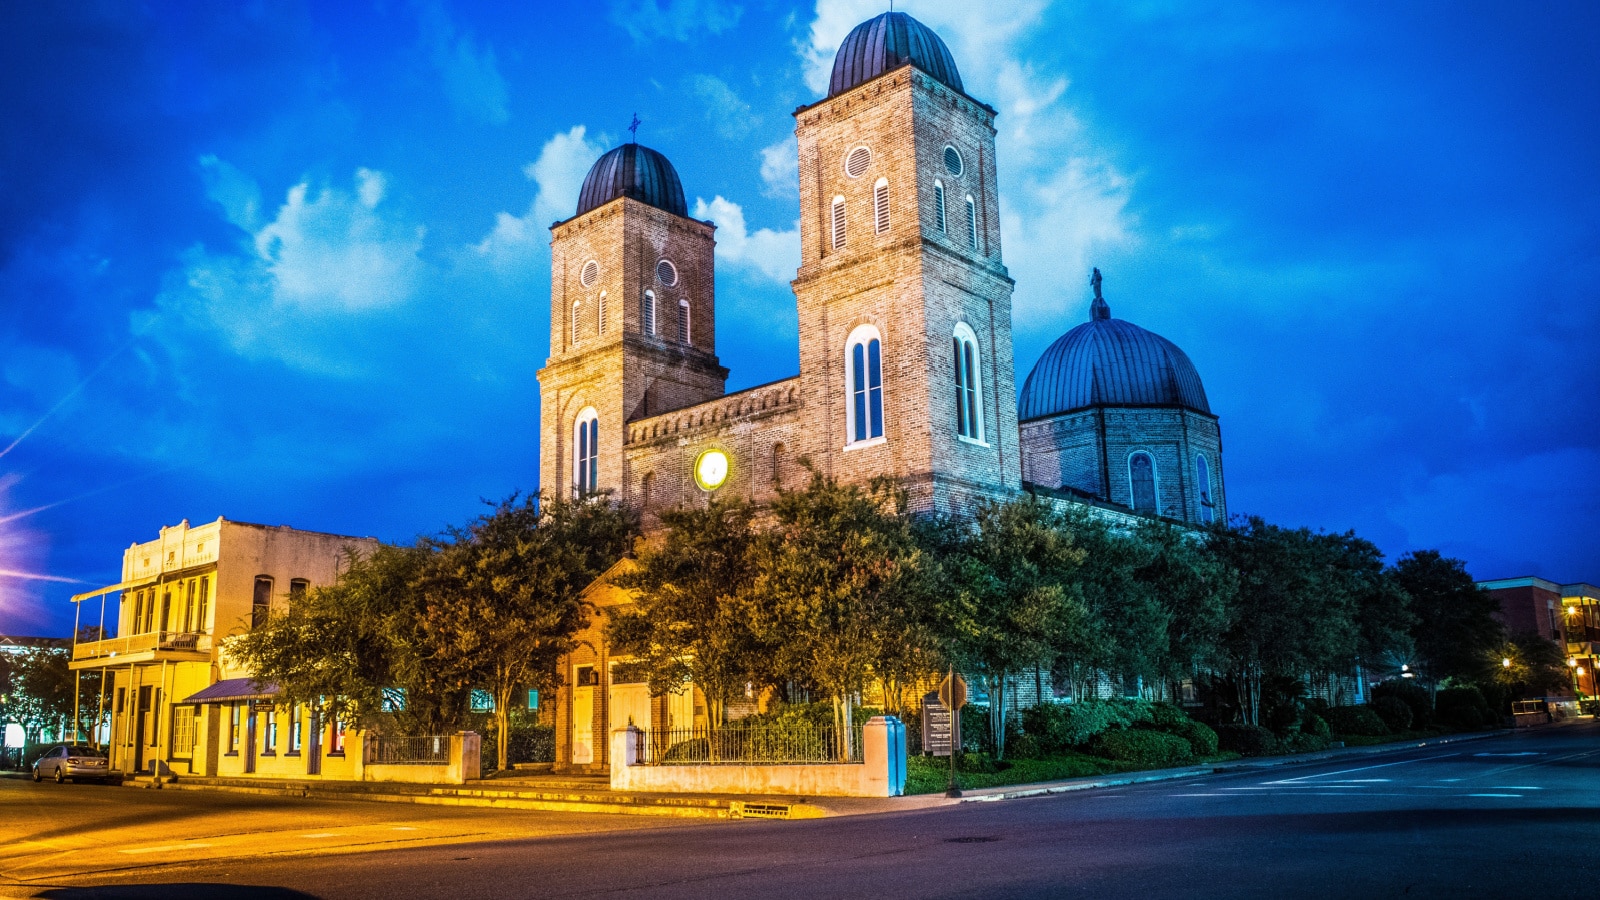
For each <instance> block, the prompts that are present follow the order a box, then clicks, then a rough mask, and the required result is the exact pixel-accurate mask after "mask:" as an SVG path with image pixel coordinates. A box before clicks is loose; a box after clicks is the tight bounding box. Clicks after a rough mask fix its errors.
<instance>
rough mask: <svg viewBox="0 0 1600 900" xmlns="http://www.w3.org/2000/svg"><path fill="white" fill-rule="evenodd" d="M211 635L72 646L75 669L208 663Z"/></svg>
mask: <svg viewBox="0 0 1600 900" xmlns="http://www.w3.org/2000/svg"><path fill="white" fill-rule="evenodd" d="M210 658H211V635H209V634H205V633H203V632H193V631H150V632H146V633H144V634H130V635H128V636H127V637H115V638H109V639H107V640H103V641H83V642H81V643H77V644H74V645H73V646H72V668H74V669H92V668H99V667H101V666H105V665H120V664H122V663H136V662H162V661H164V660H165V661H171V662H205V661H206V660H209V659H210Z"/></svg>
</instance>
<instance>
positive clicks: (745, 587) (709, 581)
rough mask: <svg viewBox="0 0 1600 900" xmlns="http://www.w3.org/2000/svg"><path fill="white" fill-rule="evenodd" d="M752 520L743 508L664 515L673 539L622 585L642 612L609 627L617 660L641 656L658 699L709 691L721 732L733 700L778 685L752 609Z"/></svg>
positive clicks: (727, 504) (731, 505)
mask: <svg viewBox="0 0 1600 900" xmlns="http://www.w3.org/2000/svg"><path fill="white" fill-rule="evenodd" d="M751 516H752V510H751V508H750V507H749V505H747V504H745V503H743V502H740V501H738V500H713V501H711V503H709V504H707V505H706V506H704V507H683V508H679V509H675V510H669V511H666V512H663V513H662V514H661V522H662V525H663V526H664V527H665V533H664V534H663V535H662V536H661V538H660V540H659V541H658V542H656V543H655V544H654V545H652V546H648V547H645V548H643V549H642V551H641V552H640V554H639V559H638V563H637V567H636V568H635V569H634V570H633V571H632V572H629V573H626V574H623V575H621V576H620V577H618V579H617V585H618V586H619V587H623V588H627V589H629V590H632V591H634V592H635V593H636V595H637V603H636V604H635V605H634V606H633V607H632V608H622V609H619V610H617V611H616V612H615V613H614V614H613V615H612V617H611V619H610V621H609V622H607V625H606V638H607V642H608V643H609V644H610V645H611V648H612V652H613V653H616V654H620V655H631V656H632V657H633V659H634V662H633V665H634V666H637V667H638V670H639V671H640V673H641V674H643V675H644V676H645V680H646V681H648V682H649V684H650V691H651V693H652V694H656V695H661V694H666V693H678V692H681V691H683V690H685V685H689V684H691V683H692V684H693V685H695V686H698V687H699V688H700V689H701V690H702V691H704V692H705V695H706V702H707V712H708V713H709V717H710V720H711V727H713V728H716V727H720V726H721V725H722V722H723V716H724V710H725V709H726V707H727V702H728V700H729V698H731V697H734V696H740V695H742V694H743V693H744V689H745V685H746V684H748V683H751V682H756V683H765V682H767V681H769V680H770V666H769V665H767V663H768V660H769V659H770V655H771V649H770V648H769V647H768V646H766V645H765V644H764V643H763V642H762V641H761V640H759V639H758V638H757V637H756V635H755V633H754V632H753V631H752V630H751V627H750V622H749V618H748V616H747V615H746V612H747V611H746V609H745V606H744V603H745V600H746V598H747V595H748V594H749V591H750V588H751V586H752V585H753V584H754V582H755V556H754V551H755V545H756V536H755V532H754V531H753V530H752V528H751ZM689 689H691V690H692V688H689Z"/></svg>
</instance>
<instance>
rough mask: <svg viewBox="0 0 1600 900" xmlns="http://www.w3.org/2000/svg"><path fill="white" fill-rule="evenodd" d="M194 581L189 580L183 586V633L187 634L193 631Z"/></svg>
mask: <svg viewBox="0 0 1600 900" xmlns="http://www.w3.org/2000/svg"><path fill="white" fill-rule="evenodd" d="M194 582H195V580H194V579H190V580H189V581H187V582H185V583H184V586H183V633H184V634H188V633H189V632H191V631H193V630H194V591H195V585H194Z"/></svg>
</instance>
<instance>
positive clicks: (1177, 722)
mask: <svg viewBox="0 0 1600 900" xmlns="http://www.w3.org/2000/svg"><path fill="white" fill-rule="evenodd" d="M1149 710H1150V718H1149V723H1150V726H1151V727H1152V728H1154V729H1155V730H1157V731H1165V732H1167V733H1168V734H1177V733H1178V732H1177V731H1176V730H1175V729H1179V728H1183V727H1185V726H1184V724H1183V723H1185V722H1191V721H1193V720H1192V719H1190V718H1189V714H1188V713H1186V712H1184V711H1183V707H1181V706H1179V705H1178V704H1176V703H1152V704H1150V706H1149Z"/></svg>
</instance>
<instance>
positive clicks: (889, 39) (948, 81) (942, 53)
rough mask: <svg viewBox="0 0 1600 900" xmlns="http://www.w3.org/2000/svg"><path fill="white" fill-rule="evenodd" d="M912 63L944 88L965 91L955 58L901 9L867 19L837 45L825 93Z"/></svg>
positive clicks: (833, 94) (928, 31) (842, 89)
mask: <svg viewBox="0 0 1600 900" xmlns="http://www.w3.org/2000/svg"><path fill="white" fill-rule="evenodd" d="M906 63H911V64H912V65H914V66H916V67H917V68H919V69H921V70H922V71H924V72H926V73H928V74H929V75H931V76H933V77H934V78H935V79H937V80H938V81H940V82H941V83H943V84H944V85H945V86H947V87H951V88H954V89H956V90H958V91H965V88H963V87H962V86H961V73H960V72H958V71H956V61H955V58H954V57H952V56H951V55H950V48H949V47H946V46H945V44H944V41H943V40H940V38H939V36H938V35H937V34H934V32H933V29H931V28H929V27H928V26H926V25H924V24H922V23H921V22H918V21H917V20H916V19H913V18H911V17H910V16H908V15H906V14H905V13H902V12H887V13H884V14H883V15H880V16H878V17H877V18H874V19H869V20H867V21H865V22H862V23H861V24H860V25H857V26H856V27H855V30H854V31H852V32H850V34H849V35H848V36H847V37H846V38H845V39H844V43H842V44H840V45H839V53H838V55H837V56H835V57H834V58H833V78H832V79H831V80H830V81H829V82H828V96H829V97H834V96H837V95H839V94H842V93H844V92H845V91H848V90H850V89H851V88H853V87H855V86H856V85H858V84H864V83H866V82H868V81H871V80H872V79H874V78H877V77H878V76H879V75H882V74H884V73H885V72H892V71H894V70H895V69H898V68H900V67H901V66H903V65H905V64H906Z"/></svg>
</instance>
